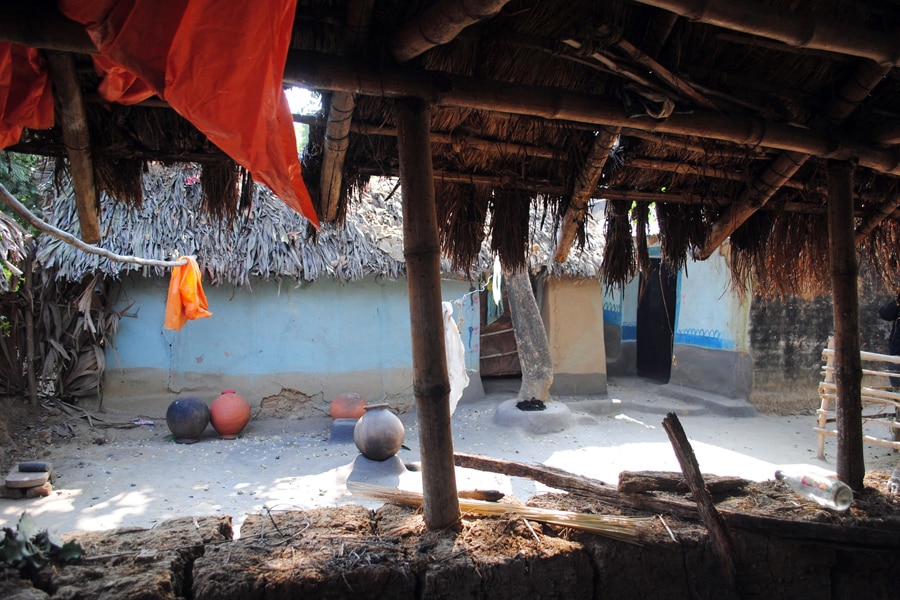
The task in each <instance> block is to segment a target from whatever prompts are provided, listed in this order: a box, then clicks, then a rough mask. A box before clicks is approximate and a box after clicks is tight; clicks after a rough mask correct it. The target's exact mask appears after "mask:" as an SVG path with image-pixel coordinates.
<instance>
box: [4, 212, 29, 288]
mask: <svg viewBox="0 0 900 600" xmlns="http://www.w3.org/2000/svg"><path fill="white" fill-rule="evenodd" d="M30 237H31V236H30V235H29V234H28V233H27V232H26V231H25V230H24V229H22V227H21V226H20V225H19V224H18V223H16V222H15V221H14V220H13V219H12V218H10V217H9V216H7V215H6V214H4V213H2V212H0V292H8V291H9V290H10V283H11V280H12V278H13V277H15V278H18V277H20V276H21V275H22V271H21V270H20V269H19V267H18V263H19V262H20V261H22V260H24V259H25V256H26V251H27V248H26V243H27V241H28V240H29V239H30Z"/></svg>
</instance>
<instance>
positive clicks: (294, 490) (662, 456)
mask: <svg viewBox="0 0 900 600" xmlns="http://www.w3.org/2000/svg"><path fill="white" fill-rule="evenodd" d="M514 396H515V393H514V392H513V393H510V390H504V389H499V390H489V393H488V395H486V396H485V397H483V398H480V399H477V400H469V401H463V402H461V403H460V405H459V407H458V408H457V410H456V412H455V414H454V415H453V418H452V426H453V440H454V449H455V450H456V451H458V452H469V453H474V454H482V455H487V456H491V457H494V458H501V459H508V460H514V461H519V462H526V463H544V464H547V465H552V466H555V467H559V468H563V469H566V470H568V471H571V472H573V473H577V474H581V475H585V476H588V477H592V478H594V479H599V480H602V481H605V482H608V483H612V484H615V483H616V482H617V480H618V475H619V473H620V472H621V471H623V470H632V471H636V470H668V471H679V470H680V468H679V465H678V461H677V459H676V458H675V454H674V452H673V450H672V447H671V445H670V443H669V440H668V437H667V435H666V433H665V430H664V429H663V428H662V426H661V422H662V419H663V417H664V416H665V414H666V412H668V411H669V410H673V411H675V412H676V413H678V414H679V419H680V420H681V423H682V425H683V427H684V430H685V432H686V433H687V435H688V437H689V439H690V440H691V443H692V445H693V448H694V452H695V453H696V455H697V459H698V462H699V464H700V468H701V470H702V471H703V472H704V473H713V474H718V475H738V476H742V477H745V478H748V479H752V480H756V481H762V480H766V479H772V478H773V474H774V472H775V470H776V469H777V468H778V467H779V466H782V465H785V464H808V465H813V466H815V467H819V468H825V469H829V470H833V468H834V457H835V454H836V442H835V440H834V438H830V439H828V440H827V443H826V455H827V458H826V460H825V461H820V460H817V459H816V435H815V434H814V433H813V431H812V428H813V426H814V424H815V416H814V415H812V414H810V415H794V416H771V415H757V416H753V417H729V416H723V415H722V414H715V412H713V413H710V411H708V410H706V409H701V410H698V409H697V407H696V406H691V405H690V404H688V403H684V402H679V401H674V400H669V399H665V398H661V397H658V396H657V395H654V388H653V386H648V385H646V384H644V383H642V382H641V381H640V380H634V381H630V380H622V381H619V382H611V383H610V388H609V394H608V397H603V398H602V399H601V401H602V402H604V403H606V404H607V405H608V406H607V408H608V409H609V413H608V414H605V415H599V414H596V411H594V414H590V413H587V412H583V411H581V410H580V409H579V408H578V406H579V404H578V403H577V402H576V403H575V404H573V405H572V406H573V407H574V409H573V411H572V412H573V415H572V416H573V419H572V424H571V425H570V426H569V427H567V428H566V429H565V430H563V431H559V432H555V433H542V434H535V433H531V432H530V431H528V430H526V429H525V428H522V427H516V426H500V425H497V424H496V423H495V414H496V412H497V407H498V406H499V405H500V403H502V402H503V401H505V400H509V399H510V398H513V397H514ZM401 420H402V421H403V423H404V426H405V428H406V441H405V445H406V446H407V447H408V448H409V449H408V450H407V449H402V450H401V451H400V452H399V453H398V457H399V459H401V460H394V461H386V462H385V463H372V462H371V461H367V460H366V459H364V458H363V457H361V456H360V455H359V452H358V450H357V449H356V446H355V445H354V444H353V443H352V441H346V439H344V440H341V441H338V440H332V439H330V438H331V435H332V427H331V420H330V419H328V418H325V417H323V418H307V419H293V420H287V419H254V420H252V421H251V422H250V423H249V424H248V426H247V428H246V429H245V430H244V432H243V433H242V435H241V437H240V438H238V439H236V440H221V439H218V438H217V437H215V432H214V431H213V430H212V429H211V428H209V429H208V430H207V435H206V436H205V437H204V439H202V440H201V441H199V442H198V443H196V444H190V445H184V444H176V443H173V442H171V441H168V440H167V439H166V437H167V436H168V435H169V431H168V428H167V427H166V425H165V419H159V420H156V422H155V425H153V426H150V425H144V426H141V427H138V428H135V429H128V430H104V431H102V434H98V433H97V430H95V431H94V432H93V433H91V434H90V435H79V436H78V437H76V438H74V439H73V440H69V441H67V442H65V443H62V444H57V445H54V447H53V449H52V450H51V452H50V455H49V456H45V457H36V458H38V459H40V460H48V461H51V462H52V463H53V466H54V471H55V474H56V481H55V484H54V491H53V493H52V495H51V496H49V497H46V498H39V499H31V500H0V526H12V525H14V524H15V523H16V522H17V521H18V519H19V517H20V515H21V514H22V512H23V511H28V512H29V514H31V515H32V516H33V517H34V518H35V520H36V521H37V523H38V524H39V526H40V527H42V528H47V529H50V530H51V531H54V532H57V533H66V532H75V531H86V530H103V529H112V528H117V527H126V526H135V527H152V526H154V525H155V524H157V523H160V522H162V521H164V520H166V519H170V518H173V517H176V516H186V515H192V516H201V515H222V514H224V515H231V516H232V517H233V519H234V522H235V525H236V526H239V525H240V523H241V522H243V520H244V519H245V518H246V516H247V515H248V514H253V513H259V512H261V511H265V510H267V509H270V510H285V509H307V508H313V507H318V506H327V505H337V504H345V503H358V504H362V505H364V506H368V507H371V508H374V507H377V506H379V505H380V503H377V502H372V501H367V500H364V499H360V498H358V497H354V496H352V495H351V494H349V493H348V491H347V488H346V482H347V480H348V478H349V479H351V480H358V481H366V482H370V483H377V484H381V485H388V486H399V487H402V488H404V489H421V477H420V474H419V473H418V472H417V471H415V470H412V469H407V468H405V467H404V466H403V465H404V463H405V464H406V465H413V466H414V464H415V463H416V462H417V461H418V460H419V459H420V457H419V444H418V433H419V431H418V425H417V421H416V415H415V413H414V412H413V413H409V414H403V415H401ZM872 434H873V435H880V436H883V432H872ZM98 441H102V443H98ZM897 460H898V455H897V453H895V452H892V451H890V450H889V449H886V448H883V447H878V446H871V445H867V446H866V468H867V469H868V470H887V471H890V470H891V469H892V468H893V466H894V465H895V464H896V463H897ZM401 461H402V462H401ZM457 487H458V489H460V490H470V489H482V490H485V489H490V490H499V491H501V492H504V493H505V494H508V495H509V494H511V495H513V496H515V497H516V498H519V499H522V500H524V499H527V498H528V497H530V496H532V495H534V494H535V493H540V492H543V491H546V490H547V488H546V487H545V486H543V485H541V484H537V483H535V482H532V481H530V480H525V479H518V478H509V477H505V476H501V475H495V474H490V473H482V472H478V471H473V470H470V469H457ZM235 529H237V527H235Z"/></svg>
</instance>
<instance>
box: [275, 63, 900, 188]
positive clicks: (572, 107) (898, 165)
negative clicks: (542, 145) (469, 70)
mask: <svg viewBox="0 0 900 600" xmlns="http://www.w3.org/2000/svg"><path fill="white" fill-rule="evenodd" d="M285 81H286V82H287V83H289V84H293V85H303V86H307V87H309V88H312V89H319V90H342V91H349V92H353V93H357V94H366V95H370V96H375V97H394V98H399V97H406V96H415V97H419V98H424V99H426V100H429V101H431V102H433V103H435V104H437V105H439V106H453V107H458V108H469V109H475V110H488V111H498V112H507V113H512V114H521V115H530V116H534V117H540V118H544V119H548V120H555V121H575V122H579V123H593V124H595V125H602V126H613V127H631V128H633V129H641V130H644V131H651V132H658V133H669V134H675V135H685V136H694V137H706V138H710V139H715V140H720V141H724V142H733V143H736V144H741V145H749V146H754V147H757V146H758V147H766V148H776V149H781V150H792V151H797V152H804V153H807V154H812V155H813V156H819V157H822V158H834V159H839V160H848V159H857V160H858V162H859V165H860V166H862V167H865V168H869V169H873V170H875V171H878V172H880V173H886V174H890V175H895V176H900V155H898V153H897V152H895V151H894V150H891V149H886V148H882V147H879V146H874V145H871V144H865V143H860V142H859V141H858V140H854V139H849V138H837V139H835V138H833V137H832V136H827V135H825V134H820V133H817V132H815V131H811V130H807V129H803V128H800V127H793V126H790V125H785V124H782V123H774V122H770V121H763V120H761V119H755V118H747V117H739V116H731V115H724V114H718V113H711V112H709V111H702V110H696V111H694V112H693V113H690V114H681V113H678V114H673V115H671V116H670V117H668V118H667V119H662V120H657V119H651V118H648V117H636V118H629V117H628V115H627V114H626V113H625V111H624V109H623V108H622V105H621V103H620V102H619V101H618V100H614V99H610V98H606V97H602V96H596V95H592V94H584V93H580V92H570V91H564V90H559V89H555V88H546V87H541V86H533V85H525V84H516V83H505V82H493V81H484V80H479V79H475V78H472V77H463V76H459V75H451V74H448V73H438V72H433V71H422V70H416V69H404V68H393V69H392V68H390V67H385V66H382V67H380V68H378V69H375V68H372V67H368V66H365V65H360V64H354V63H352V62H350V61H346V60H343V59H339V58H335V57H331V56H328V55H324V54H321V53H317V52H310V51H299V50H295V51H292V52H291V53H290V54H289V56H288V61H287V64H286V65H285Z"/></svg>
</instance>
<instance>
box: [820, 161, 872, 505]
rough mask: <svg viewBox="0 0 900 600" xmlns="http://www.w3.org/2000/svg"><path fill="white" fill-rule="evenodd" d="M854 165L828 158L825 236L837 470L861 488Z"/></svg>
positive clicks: (842, 478) (842, 476)
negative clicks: (831, 302) (830, 299)
mask: <svg viewBox="0 0 900 600" xmlns="http://www.w3.org/2000/svg"><path fill="white" fill-rule="evenodd" d="M853 223H854V219H853V166H852V165H851V164H850V163H849V162H847V161H833V160H830V161H828V238H829V242H830V243H829V248H830V252H829V254H830V260H831V288H832V294H833V297H834V381H835V386H836V388H837V429H838V436H837V438H838V439H837V444H838V449H837V475H838V478H839V479H840V480H841V481H843V482H844V483H846V484H847V485H849V486H850V487H851V488H853V490H854V491H857V492H861V491H862V489H863V476H864V475H865V474H866V465H865V460H864V458H863V434H862V401H861V399H860V398H861V384H862V360H861V359H860V355H859V295H858V294H859V291H858V289H857V280H858V276H859V267H858V265H857V262H856V242H855V236H854V231H853Z"/></svg>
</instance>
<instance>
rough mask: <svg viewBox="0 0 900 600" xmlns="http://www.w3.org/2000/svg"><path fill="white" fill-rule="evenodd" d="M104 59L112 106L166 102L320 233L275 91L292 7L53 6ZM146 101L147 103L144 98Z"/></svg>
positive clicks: (66, 0)
mask: <svg viewBox="0 0 900 600" xmlns="http://www.w3.org/2000/svg"><path fill="white" fill-rule="evenodd" d="M59 6H60V10H61V11H62V12H63V14H65V15H66V16H67V17H69V18H70V19H72V20H74V21H77V22H79V23H81V24H83V25H85V28H86V30H87V32H88V35H90V37H91V39H92V40H93V42H94V44H95V45H96V46H97V49H98V50H99V52H100V55H101V56H102V57H103V59H101V60H100V61H98V64H97V65H96V66H97V68H98V71H100V72H102V73H105V74H106V77H107V78H112V79H110V81H109V82H104V84H103V85H101V88H100V91H101V93H103V94H107V96H106V97H107V99H108V100H110V101H122V102H123V103H133V102H138V101H140V100H139V98H140V99H143V98H141V96H142V95H143V94H146V93H147V90H150V91H152V92H154V93H155V94H157V95H159V97H161V98H163V99H164V100H166V101H167V102H168V103H169V105H170V106H171V107H172V108H173V109H174V110H176V111H177V112H178V113H179V114H181V115H182V116H183V117H185V118H186V119H187V120H188V121H190V122H191V123H192V124H193V125H194V126H195V127H197V129H199V130H200V131H201V132H203V133H204V134H205V135H206V136H207V137H208V138H209V139H210V141H211V142H213V143H214V144H215V145H216V146H218V147H219V148H220V149H221V150H222V151H223V152H225V153H226V154H228V155H229V156H230V157H231V158H232V159H234V160H235V161H236V162H237V163H238V164H240V165H241V166H243V167H244V168H246V169H247V170H249V171H250V172H251V173H252V174H253V178H254V180H256V181H258V182H260V183H263V184H265V185H267V186H268V187H269V188H270V189H271V190H272V191H273V192H275V194H276V195H277V196H278V197H279V198H281V199H282V200H283V201H284V202H285V203H287V204H288V206H290V207H292V208H293V209H294V210H296V211H298V212H299V213H300V214H302V215H303V216H305V217H306V218H307V219H309V220H310V221H311V222H312V223H313V224H314V225H316V226H318V223H319V222H318V218H317V217H316V213H315V210H314V209H313V206H312V201H311V200H310V197H309V192H308V191H307V189H306V185H305V183H304V182H303V178H302V177H301V175H300V160H299V158H298V156H297V142H296V138H295V136H294V127H293V118H292V117H291V111H290V108H289V106H288V103H287V97H286V96H285V94H284V89H283V88H282V79H283V76H284V63H285V61H286V60H287V52H288V47H289V44H290V38H291V29H292V25H293V19H294V12H295V9H296V0H257V1H255V2H222V1H221V0H190V1H188V0H96V1H94V2H84V1H83V0H60V3H59ZM143 97H144V98H145V97H147V96H143Z"/></svg>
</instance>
